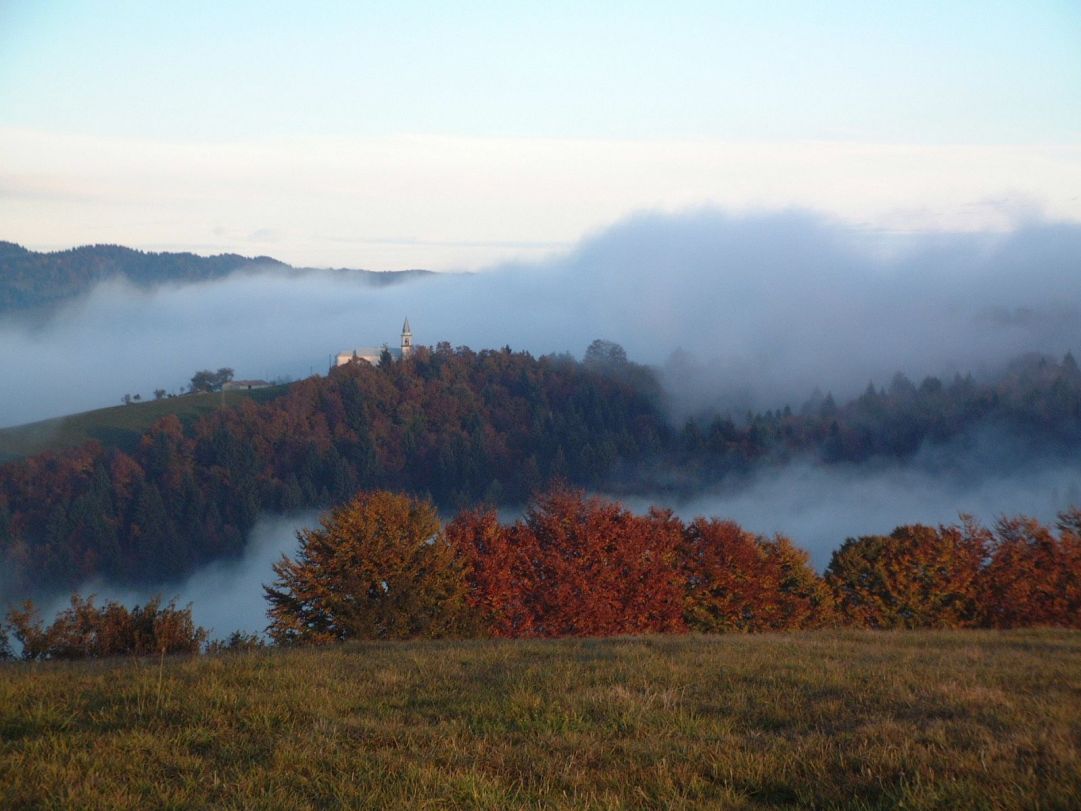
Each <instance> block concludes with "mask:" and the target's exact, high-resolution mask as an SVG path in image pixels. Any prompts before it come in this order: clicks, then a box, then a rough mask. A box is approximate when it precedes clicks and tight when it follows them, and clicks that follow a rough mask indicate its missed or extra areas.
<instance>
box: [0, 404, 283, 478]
mask: <svg viewBox="0 0 1081 811" xmlns="http://www.w3.org/2000/svg"><path fill="white" fill-rule="evenodd" d="M287 389H288V386H272V387H270V388H266V389H255V390H253V391H246V390H238V391H227V392H225V395H224V397H223V396H222V394H221V393H215V394H188V395H184V396H183V397H169V398H166V399H163V400H147V401H143V402H137V403H131V404H130V405H120V406H112V407H110V408H99V409H96V410H94V411H84V412H82V413H81V414H72V415H70V416H67V417H57V418H55V419H51V420H42V421H40V422H31V423H27V424H26V425H17V426H15V427H13V428H0V464H2V463H4V462H10V461H13V460H15V459H21V458H23V457H24V456H33V455H34V454H37V453H42V452H43V451H56V450H60V449H62V448H74V447H76V446H79V445H83V444H85V443H87V442H90V441H91V440H97V441H98V442H100V443H101V444H103V445H105V446H106V447H114V448H119V449H120V450H122V451H132V450H134V449H135V447H136V446H137V445H138V444H139V439H140V438H141V437H142V435H143V433H144V432H145V431H146V430H147V429H148V428H150V426H152V425H153V424H154V423H155V422H157V421H158V420H160V419H161V418H162V417H164V416H167V415H169V414H176V415H177V416H178V417H179V418H180V420H181V422H185V423H191V422H194V421H195V420H197V419H199V418H200V417H203V416H206V415H207V414H209V413H210V412H212V411H214V410H215V409H218V408H221V407H222V406H223V405H224V406H231V405H236V404H237V403H241V402H243V401H244V400H255V401H256V402H260V403H261V402H266V401H268V400H272V399H274V398H275V397H279V396H281V395H282V394H283V393H284V392H285V391H286V390H287Z"/></svg>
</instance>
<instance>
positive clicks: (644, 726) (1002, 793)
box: [0, 630, 1081, 809]
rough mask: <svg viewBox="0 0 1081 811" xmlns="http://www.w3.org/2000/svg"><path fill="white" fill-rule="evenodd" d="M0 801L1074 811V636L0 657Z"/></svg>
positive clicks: (758, 638) (840, 636)
mask: <svg viewBox="0 0 1081 811" xmlns="http://www.w3.org/2000/svg"><path fill="white" fill-rule="evenodd" d="M0 798H2V801H0V806H2V807H3V808H5V809H22V808H80V809H81V808H109V809H144V808H236V809H241V808H244V809H248V808H266V809H291V808H337V807H347V808H485V809H507V808H567V809H570V808H574V809H580V808H595V809H620V808H642V809H646V808H747V809H752V808H771V809H775V808H868V809H869V808H909V809H924V808H988V809H996V808H1001V809H1009V808H1048V809H1052V808H1061V809H1067V808H1077V807H1081V633H1078V632H1071V631H1050V630H1040V631H1017V632H984V631H960V632H903V633H902V632H888V633H887V632H879V633H876V632H866V631H859V632H856V631H851V632H848V631H830V632H814V633H799V634H762V635H753V636H743V635H730V636H716V637H702V636H691V637H675V636H673V637H640V638H616V639H606V640H574V639H566V640H556V641H453V642H397V643H355V644H348V645H343V646H340V647H332V648H321V649H292V650H276V649H267V650H256V651H252V652H243V653H231V654H228V653H227V654H220V655H215V656H202V657H192V658H175V659H170V658H166V659H137V660H112V661H89V662H83V663H60V662H57V663H45V664H35V665H29V664H9V665H4V666H2V667H0Z"/></svg>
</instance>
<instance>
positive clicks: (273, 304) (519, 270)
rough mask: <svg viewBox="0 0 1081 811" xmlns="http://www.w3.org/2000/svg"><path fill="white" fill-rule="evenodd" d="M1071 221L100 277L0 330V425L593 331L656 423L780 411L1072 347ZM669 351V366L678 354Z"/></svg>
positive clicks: (1075, 316)
mask: <svg viewBox="0 0 1081 811" xmlns="http://www.w3.org/2000/svg"><path fill="white" fill-rule="evenodd" d="M1079 270H1081V226H1077V225H1061V224H1052V223H1041V222H1033V223H1030V224H1025V225H1021V226H1019V227H1018V228H1017V229H1016V230H1015V231H1013V232H1012V233H1009V234H1000V235H989V234H975V235H973V234H968V235H933V236H928V235H923V236H919V237H916V236H911V235H910V236H906V237H901V236H898V235H892V236H890V235H881V234H878V235H868V234H862V233H860V232H856V231H853V229H852V228H850V227H845V226H841V225H839V224H836V223H832V222H829V221H826V220H824V219H821V218H819V217H816V216H814V215H812V214H809V213H806V212H798V211H794V212H780V213H769V214H758V215H745V216H733V215H728V214H724V213H721V212H719V211H715V210H702V211H696V212H688V213H684V214H676V215H668V214H665V215H661V214H648V215H640V216H636V217H632V218H630V219H628V220H625V221H623V222H621V223H618V224H616V225H615V226H613V227H611V228H609V229H608V230H606V231H603V232H601V233H598V234H596V235H594V236H591V237H588V238H586V239H584V240H583V241H582V242H581V243H580V245H579V246H578V247H577V248H576V249H575V250H573V251H571V252H570V253H568V254H566V255H564V256H562V257H559V258H556V259H552V260H550V261H547V262H545V263H540V264H533V265H528V266H526V265H519V266H506V267H499V268H492V269H487V270H483V271H480V272H477V273H473V274H470V275H443V276H434V277H428V278H422V279H418V280H414V281H408V282H404V283H402V284H399V285H394V286H390V287H372V286H369V285H366V284H364V283H363V282H360V281H356V280H351V279H350V278H349V276H348V274H343V273H340V272H313V273H309V274H299V275H298V274H292V273H282V272H280V271H279V272H278V273H269V272H268V273H266V274H262V275H260V274H254V275H253V274H244V275H234V276H232V277H229V278H227V279H225V280H223V281H217V282H212V283H207V284H199V285H190V286H184V287H175V286H165V287H162V288H159V289H157V290H153V291H149V292H148V291H138V290H135V289H134V288H132V287H130V286H128V285H125V284H122V283H119V282H117V283H109V284H103V285H101V286H99V287H98V288H96V289H95V290H94V291H93V292H92V293H91V294H90V295H89V296H88V297H86V298H84V299H82V300H80V301H78V302H76V303H74V304H71V305H69V306H67V307H65V308H64V309H62V310H60V311H59V312H58V313H56V314H55V316H53V317H52V318H50V319H48V320H47V321H45V322H43V323H42V322H39V323H28V322H26V321H25V320H16V319H12V318H9V319H7V323H0V363H2V364H3V368H4V369H5V371H6V374H7V379H8V381H10V382H9V384H8V385H7V386H6V387H5V392H4V396H3V397H2V398H0V425H14V424H19V423H24V422H29V421H34V420H39V419H44V418H47V417H55V416H60V415H63V414H67V413H71V412H74V411H80V410H86V409H90V408H96V407H100V406H104V405H113V404H119V402H120V398H121V397H122V396H123V395H124V394H127V393H130V394H132V395H134V394H141V395H142V397H144V398H146V397H148V396H150V394H151V392H152V391H153V390H154V389H158V388H163V389H167V390H168V391H170V392H173V391H177V390H179V389H181V388H182V387H183V386H185V385H186V384H187V382H188V380H189V378H190V377H191V375H192V373H193V372H194V371H196V370H198V369H204V368H210V369H216V368H219V367H223V366H228V367H231V368H233V369H235V370H236V374H237V377H238V378H267V379H275V378H289V379H297V378H300V377H305V376H307V375H308V374H310V373H313V372H314V373H324V372H325V371H326V368H327V367H328V364H329V358H330V356H331V355H332V354H333V353H336V352H339V351H341V350H346V349H349V348H352V347H353V346H358V345H360V346H364V345H379V344H382V343H384V342H386V343H389V344H390V345H392V346H393V345H396V343H397V341H398V333H399V330H400V328H401V323H402V319H403V317H405V316H408V317H409V318H410V321H411V323H412V326H413V330H414V333H415V335H416V342H417V343H418V344H435V343H437V342H440V341H448V342H450V343H451V344H452V345H454V346H459V345H467V346H471V347H473V348H475V349H480V348H494V347H501V346H504V345H509V346H511V347H512V348H514V349H526V350H529V351H531V352H533V353H534V354H544V353H552V352H571V353H573V354H575V355H578V356H580V355H581V353H582V352H583V350H584V349H585V348H586V346H588V344H589V343H590V341H592V340H593V339H594V338H598V337H601V338H606V339H609V340H613V341H616V342H618V343H621V344H622V345H623V346H624V347H625V348H626V350H627V352H628V355H629V356H630V358H631V359H632V360H635V361H638V362H641V363H649V364H653V365H658V366H667V369H668V373H667V374H665V375H664V378H665V381H666V384H667V386H668V388H669V390H670V392H671V395H672V408H673V414H674V416H675V417H676V418H677V419H678V418H680V417H682V416H683V415H684V414H685V413H687V412H693V411H696V410H699V409H702V408H708V407H711V406H717V407H720V408H722V409H727V408H737V409H742V408H745V407H748V406H753V407H755V408H762V409H765V408H775V407H779V406H783V405H784V404H786V403H789V404H791V405H792V406H793V407H796V406H797V405H798V404H799V403H801V402H803V401H804V400H805V399H806V398H807V397H808V395H810V393H811V392H812V390H813V389H814V388H816V387H818V388H820V389H821V390H822V391H823V392H825V391H833V393H834V395H835V396H836V397H838V398H842V397H845V396H848V395H851V394H854V393H857V392H858V391H859V390H862V389H863V388H864V387H865V386H866V385H867V382H868V381H869V380H874V381H875V382H876V383H878V384H879V385H882V384H886V383H888V382H889V379H890V378H891V377H892V376H893V374H894V373H895V372H898V371H902V372H904V373H906V374H908V375H909V376H910V377H912V378H914V379H917V380H918V379H919V378H920V377H922V376H924V375H927V374H948V373H951V372H952V371H958V370H959V371H962V372H965V371H972V372H974V373H976V374H979V373H981V372H992V371H994V370H995V368H996V367H997V366H998V365H999V364H1001V363H1002V362H1003V361H1005V360H1008V359H1010V358H1012V357H1014V356H1016V355H1018V354H1020V353H1023V352H1033V351H1038V352H1047V353H1050V354H1053V355H1056V356H1061V355H1062V354H1063V353H1064V352H1066V351H1067V350H1069V349H1075V350H1081V310H1079V302H1081V272H1078V271H1079ZM673 353H676V355H675V356H674V357H673Z"/></svg>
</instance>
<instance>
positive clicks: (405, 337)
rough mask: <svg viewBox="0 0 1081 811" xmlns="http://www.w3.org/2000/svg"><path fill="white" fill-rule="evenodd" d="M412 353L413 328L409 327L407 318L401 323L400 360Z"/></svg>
mask: <svg viewBox="0 0 1081 811" xmlns="http://www.w3.org/2000/svg"><path fill="white" fill-rule="evenodd" d="M412 354H413V330H411V329H410V328H409V319H408V318H407V319H405V323H404V324H402V360H405V359H406V358H408V357H409V356H410V355H412Z"/></svg>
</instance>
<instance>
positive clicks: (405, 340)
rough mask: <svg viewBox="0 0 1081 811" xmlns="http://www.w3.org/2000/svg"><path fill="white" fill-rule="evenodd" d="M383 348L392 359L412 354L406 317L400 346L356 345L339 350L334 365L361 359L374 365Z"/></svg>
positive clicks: (411, 336)
mask: <svg viewBox="0 0 1081 811" xmlns="http://www.w3.org/2000/svg"><path fill="white" fill-rule="evenodd" d="M384 349H385V350H387V351H388V352H389V353H390V356H391V357H392V358H393V359H394V360H402V359H403V358H408V357H409V356H410V355H412V354H413V330H411V329H410V328H409V319H408V318H407V319H405V323H404V324H403V325H402V345H401V347H400V348H399V347H392V346H387V345H386V344H383V345H382V346H357V347H354V348H353V350H352V351H348V350H347V351H345V352H339V353H338V355H337V357H336V359H335V361H334V365H335V366H344V365H345V364H347V363H352V362H353V361H356V360H362V361H364V362H365V363H370V364H371V365H372V366H375V365H376V364H378V363H379V357H380V355H382V354H383V350H384Z"/></svg>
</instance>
